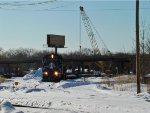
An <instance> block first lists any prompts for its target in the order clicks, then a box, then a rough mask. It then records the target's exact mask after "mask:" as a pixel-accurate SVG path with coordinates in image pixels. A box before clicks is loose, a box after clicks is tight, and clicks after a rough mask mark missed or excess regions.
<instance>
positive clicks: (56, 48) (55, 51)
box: [55, 47, 57, 55]
mask: <svg viewBox="0 0 150 113" xmlns="http://www.w3.org/2000/svg"><path fill="white" fill-rule="evenodd" d="M55 54H56V55H57V47H55Z"/></svg>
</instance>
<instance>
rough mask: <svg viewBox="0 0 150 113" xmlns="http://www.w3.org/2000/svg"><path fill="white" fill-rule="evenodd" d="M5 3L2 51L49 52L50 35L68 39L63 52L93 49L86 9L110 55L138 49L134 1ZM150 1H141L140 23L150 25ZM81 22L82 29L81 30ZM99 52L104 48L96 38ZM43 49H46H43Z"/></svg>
mask: <svg viewBox="0 0 150 113" xmlns="http://www.w3.org/2000/svg"><path fill="white" fill-rule="evenodd" d="M51 1H52V2H50V0H26V1H23V0H18V1H17V0H15V1H14V0H9V1H7V0H3V1H0V47H2V48H3V49H4V50H8V49H12V48H14V49H16V48H20V47H22V48H34V49H38V50H43V49H49V50H51V48H47V47H46V46H45V44H46V43H47V42H46V38H47V34H56V35H65V47H67V48H64V49H58V51H59V52H65V53H66V52H71V51H76V50H79V45H80V44H79V40H80V32H81V46H82V48H91V49H92V47H91V44H90V40H89V38H88V36H87V33H86V31H85V27H84V24H83V22H82V20H80V16H81V15H80V11H79V7H80V6H83V7H84V9H85V11H86V14H87V15H88V16H89V18H90V20H91V21H92V23H93V25H94V26H95V28H96V30H97V31H98V32H99V34H100V36H101V39H102V40H103V41H104V43H105V45H106V46H107V48H108V49H109V50H110V51H111V52H131V51H132V50H133V49H134V46H135V44H134V43H135V1H134V0H132V1H130V0H128V1H123V0H122V1H119V0H117V1H113V0H110V1H108V0H107V1H101V0H97V1H94V0H80V1H78V0H76V1H75V0H63V1H62V0H51ZM149 12H150V1H149V0H147V1H144V0H142V1H140V23H141V22H142V20H144V21H145V22H146V24H150V13H149ZM80 22H81V26H80ZM96 41H97V44H98V47H99V49H100V51H102V49H103V48H105V46H104V45H103V44H102V41H100V38H98V37H97V35H96ZM43 45H44V46H43Z"/></svg>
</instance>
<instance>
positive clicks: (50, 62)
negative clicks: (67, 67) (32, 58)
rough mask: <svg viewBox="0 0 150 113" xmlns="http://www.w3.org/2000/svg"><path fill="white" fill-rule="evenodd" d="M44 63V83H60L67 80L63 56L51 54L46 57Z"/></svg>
mask: <svg viewBox="0 0 150 113" xmlns="http://www.w3.org/2000/svg"><path fill="white" fill-rule="evenodd" d="M42 63H43V68H42V71H43V76H42V81H44V82H59V81H60V80H62V79H65V78H66V77H65V74H64V66H63V58H62V56H61V55H58V54H55V53H50V54H48V55H45V56H44V57H43V59H42Z"/></svg>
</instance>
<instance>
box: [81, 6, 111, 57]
mask: <svg viewBox="0 0 150 113" xmlns="http://www.w3.org/2000/svg"><path fill="white" fill-rule="evenodd" d="M80 14H81V17H82V21H83V23H84V27H85V29H86V32H87V35H88V37H89V39H90V43H91V46H92V48H93V52H94V54H95V55H97V54H99V55H100V54H101V52H100V49H99V48H98V44H97V41H96V38H95V34H94V32H93V31H95V33H96V34H97V36H98V37H99V38H100V40H101V42H102V43H103V45H104V47H105V49H106V52H107V53H110V51H109V50H108V48H107V46H106V44H105V43H104V41H103V40H102V39H101V37H100V34H99V33H98V31H97V30H96V28H95V27H94V25H93V23H92V22H91V20H90V18H89V17H88V15H87V14H86V12H85V10H84V8H83V7H82V6H80Z"/></svg>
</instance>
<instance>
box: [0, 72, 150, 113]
mask: <svg viewBox="0 0 150 113" xmlns="http://www.w3.org/2000/svg"><path fill="white" fill-rule="evenodd" d="M41 75H42V71H41V69H38V70H37V71H32V72H31V73H29V74H27V75H25V76H24V77H23V78H22V77H14V78H11V79H7V80H6V81H5V82H4V83H2V84H0V103H1V108H0V109H1V110H0V113H150V108H149V106H150V102H149V101H150V93H147V92H144V93H141V94H138V95H137V94H136V92H131V91H114V90H111V89H108V88H106V87H105V85H103V84H101V83H100V80H101V78H100V77H90V78H86V79H83V78H80V79H71V80H62V81H60V82H58V83H52V82H41ZM15 105H22V106H26V107H18V106H15ZM27 106H32V107H35V108H30V107H27Z"/></svg>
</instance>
